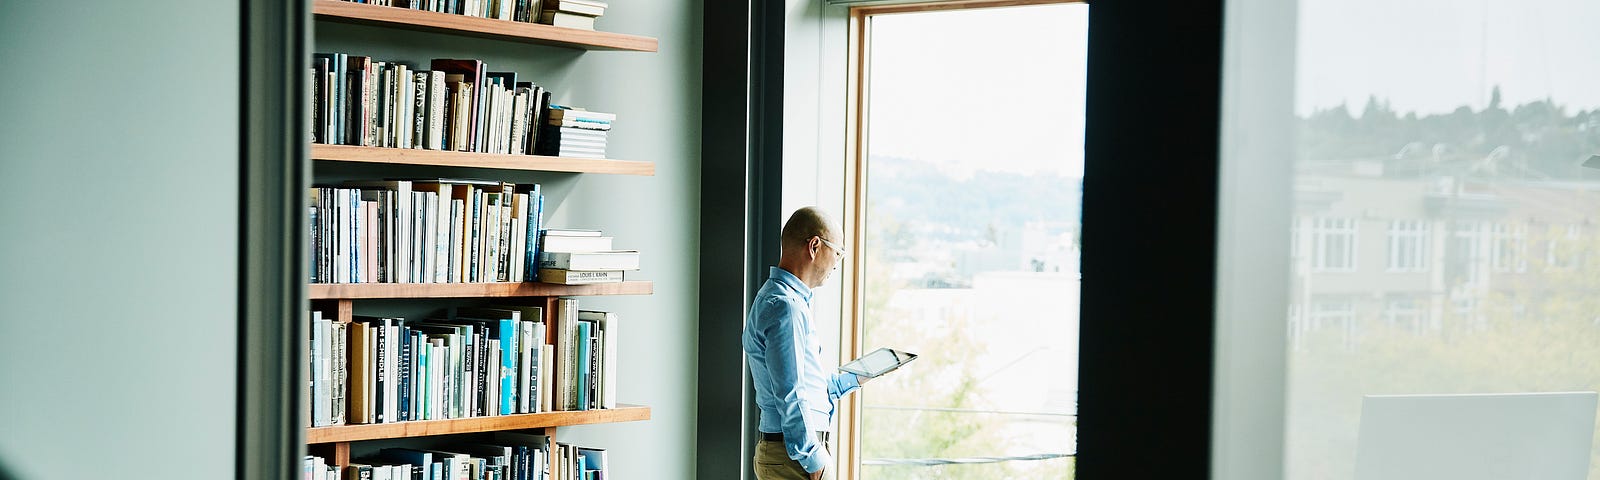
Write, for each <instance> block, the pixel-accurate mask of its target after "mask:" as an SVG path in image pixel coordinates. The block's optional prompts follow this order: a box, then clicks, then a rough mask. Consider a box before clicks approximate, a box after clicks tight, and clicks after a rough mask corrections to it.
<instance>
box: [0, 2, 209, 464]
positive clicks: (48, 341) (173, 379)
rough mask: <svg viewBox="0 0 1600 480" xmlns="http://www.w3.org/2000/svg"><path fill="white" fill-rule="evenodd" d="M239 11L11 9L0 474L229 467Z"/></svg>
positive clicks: (1, 213)
mask: <svg viewBox="0 0 1600 480" xmlns="http://www.w3.org/2000/svg"><path fill="white" fill-rule="evenodd" d="M239 23H240V22H239V8H238V3H237V2H215V1H197V0H187V1H186V0H146V1H138V2H91V3H80V2H46V1H28V2H5V3H4V4H3V6H0V64H3V65H6V66H7V68H9V70H10V72H11V74H10V75H8V78H9V80H8V81H7V82H6V86H5V88H0V232H4V234H3V235H0V470H3V471H0V478H3V477H6V475H7V474H9V475H11V476H14V477H17V478H26V479H53V478H61V479H80V478H163V479H167V478H227V477H231V476H232V472H233V459H234V452H233V447H234V399H235V393H234V392H235V390H236V388H237V387H236V382H235V365H236V364H235V358H236V354H235V353H236V351H235V343H234V342H235V331H236V329H235V321H236V317H235V312H236V311H237V309H236V294H235V289H236V288H237V280H236V279H237V277H238V272H237V270H236V267H235V265H236V264H237V262H236V260H235V258H236V253H237V247H236V245H237V243H238V234H237V232H238V226H237V225H238V216H237V211H238V202H237V201H236V190H237V189H236V186H237V183H238V181H239V177H238V174H239V173H238V162H239V160H238V158H239V157H238V140H239V137H238V134H237V132H238V125H239V121H238V118H239V108H238V105H239V86H238V82H239V74H238V71H239V68H238V62H237V61H236V59H237V58H238V52H239ZM158 466H164V467H166V468H157V467H158Z"/></svg>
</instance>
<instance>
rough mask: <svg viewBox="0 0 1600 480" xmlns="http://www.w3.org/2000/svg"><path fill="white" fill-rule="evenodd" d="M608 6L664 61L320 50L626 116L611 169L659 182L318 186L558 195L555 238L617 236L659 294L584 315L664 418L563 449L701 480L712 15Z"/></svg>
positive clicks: (595, 178) (675, 2)
mask: <svg viewBox="0 0 1600 480" xmlns="http://www.w3.org/2000/svg"><path fill="white" fill-rule="evenodd" d="M610 3H611V7H610V8H609V9H608V10H606V15H605V16H604V17H601V18H600V20H599V28H600V29H601V30H606V31H616V32H625V33H631V34H638V35H646V36H652V37H656V38H658V39H660V42H661V46H660V51H659V52H657V53H639V52H581V51H577V50H569V49H562V48H555V47H544V46H531V45H524V44H520V43H511V42H502V41H496V40H485V39H478V38H465V37H458V36H452V35H442V34H426V33H417V32H409V31H403V30H395V29H386V28H380V27H368V26H355V25H345V24H338V23H329V22H317V23H316V25H315V40H316V41H315V50H316V51H318V52H344V53H349V54H354V55H367V56H372V57H373V58H374V59H376V60H400V61H408V62H412V63H414V64H416V65H422V66H426V65H427V62H428V60H430V59H433V58H477V59H481V60H484V61H485V62H487V63H488V64H489V67H490V68H489V69H490V70H491V71H515V72H517V75H518V80H524V79H526V80H529V81H533V82H535V83H537V84H539V85H541V86H544V87H546V88H548V89H551V90H552V91H554V92H555V96H554V99H555V101H556V102H557V103H562V104H571V105H576V106H582V107H586V108H589V109H591V110H599V111H605V112H612V113H616V114H617V115H618V119H617V123H616V127H615V129H614V130H613V131H612V132H611V134H610V137H609V145H608V148H607V153H608V154H609V156H610V157H612V158H619V159H627V160H647V161H652V162H655V165H656V175H655V176H653V177H635V176H615V175H573V174H539V173H527V172H495V171H484V170H478V171H469V170H453V171H452V170H439V169H403V168H398V169H397V168H392V167H389V168H382V169H377V170H374V169H371V168H368V167H361V166H342V167H334V168H328V167H327V166H325V165H318V166H317V169H318V174H317V179H318V180H319V181H333V180H337V179H344V178H357V177H362V176H371V175H373V174H377V175H382V176H423V175H429V176H441V175H443V176H455V177H463V176H468V177H483V178H490V177H492V178H496V179H509V180H513V181H518V182H540V183H543V184H544V186H545V188H546V189H547V192H549V193H548V195H549V197H550V198H548V199H547V200H546V202H547V204H548V205H547V207H546V208H547V213H546V219H547V221H548V223H549V224H550V225H552V226H566V227H591V228H600V229H603V230H605V231H606V232H607V233H608V234H611V235H614V236H615V237H616V243H617V246H618V247H619V248H634V249H638V250H641V251H642V252H643V262H644V264H643V269H642V270H641V271H640V272H638V275H637V278H640V279H645V280H653V281H655V295H651V296H644V297H587V298H583V299H581V300H580V304H581V305H582V306H583V307H584V308H591V307H592V308H597V309H604V310H610V311H615V312H618V313H619V314H620V315H621V317H622V320H623V322H625V323H624V324H623V328H624V329H625V330H623V332H622V345H621V353H620V355H621V357H622V359H621V371H620V375H621V378H620V379H619V387H618V391H619V393H618V401H619V402H622V403H636V404H645V405H649V406H651V407H652V409H653V411H652V415H653V418H652V419H651V420H649V421H648V422H639V423H624V424H617V425H596V426H581V427H567V428H562V429H561V430H560V433H559V439H560V440H561V441H564V442H573V443H578V444H584V445H591V446H596V447H601V448H606V449H608V450H609V451H610V452H611V464H612V468H613V469H615V470H616V473H615V475H616V476H618V477H619V478H649V479H677V478H685V479H686V478H695V474H694V439H695V437H694V435H695V384H696V382H697V380H698V379H697V377H696V373H695V369H696V356H695V352H696V348H697V343H696V338H697V337H696V330H697V328H698V326H699V320H698V317H697V311H698V306H697V299H698V296H699V290H698V278H699V271H698V261H699V258H698V256H697V254H696V252H698V251H699V240H698V232H699V222H700V218H699V200H700V193H699V192H700V142H699V139H700V85H701V82H700V58H701V49H700V8H701V7H700V5H701V3H700V1H698V0H670V1H668V0H653V1H639V0H632V1H613V2H610ZM729 94H733V95H741V94H743V92H730V93H729ZM727 129H728V132H729V134H730V135H739V134H742V133H741V132H742V128H741V125H739V124H738V123H737V122H736V121H734V122H730V123H729V124H728V126H727ZM722 188H739V187H738V186H724V187H722ZM552 207H553V208H552ZM730 221H738V220H737V219H730ZM739 260H740V258H739V256H738V254H737V253H734V254H732V255H730V256H729V258H728V261H730V262H737V261H739ZM446 305H449V303H446V302H434V301H427V302H422V301H405V302H357V303H356V311H357V313H362V314H384V315H403V316H407V317H408V318H410V317H418V316H421V315H425V314H427V313H428V312H430V311H432V310H433V309H436V308H441V307H443V306H446ZM719 381H730V382H738V381H740V379H737V378H733V379H725V380H719ZM360 450H361V449H360V448H357V450H356V453H357V454H359V453H360ZM729 461H737V460H736V459H729Z"/></svg>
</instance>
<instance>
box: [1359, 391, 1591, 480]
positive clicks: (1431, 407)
mask: <svg viewBox="0 0 1600 480" xmlns="http://www.w3.org/2000/svg"><path fill="white" fill-rule="evenodd" d="M1595 398H1596V395H1595V392H1559V393H1510V394H1486V395H1368V396H1367V397H1365V398H1364V399H1362V402H1361V432H1360V434H1359V436H1358V437H1357V440H1356V471H1355V473H1356V474H1355V478H1356V480H1401V479H1404V480H1429V479H1449V480H1479V479H1481V480H1490V479H1493V480H1511V479H1530V480H1532V479H1537V480H1584V479H1586V478H1588V475H1589V455H1590V452H1589V447H1590V444H1591V443H1592V440H1593V438H1594V417H1595Z"/></svg>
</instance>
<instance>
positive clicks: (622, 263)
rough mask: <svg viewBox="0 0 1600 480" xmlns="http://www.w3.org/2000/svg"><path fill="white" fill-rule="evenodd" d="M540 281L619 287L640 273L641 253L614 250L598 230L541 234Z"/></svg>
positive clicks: (553, 230)
mask: <svg viewBox="0 0 1600 480" xmlns="http://www.w3.org/2000/svg"><path fill="white" fill-rule="evenodd" d="M539 249H540V250H539V252H540V257H541V261H540V268H539V281H541V282H545V283H559V284H565V285H587V284H595V283H616V282H621V281H623V278H624V273H625V272H627V271H628V270H638V269H639V251H637V250H615V249H614V248H613V246H612V237H610V236H606V235H602V234H601V231H599V230H577V229H548V230H544V231H542V232H539Z"/></svg>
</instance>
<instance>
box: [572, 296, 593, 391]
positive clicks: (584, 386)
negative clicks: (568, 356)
mask: <svg viewBox="0 0 1600 480" xmlns="http://www.w3.org/2000/svg"><path fill="white" fill-rule="evenodd" d="M594 334H595V326H594V322H593V321H586V320H584V319H583V318H582V316H579V318H578V334H577V336H576V337H574V338H575V339H576V342H577V344H578V354H577V359H576V362H577V370H576V371H575V372H573V381H574V382H575V383H576V384H577V385H576V386H575V387H574V390H575V391H576V392H577V399H576V400H575V402H576V403H577V407H578V408H577V409H578V410H589V408H590V403H589V399H590V398H592V395H591V392H590V386H591V385H593V384H594V377H593V375H592V373H593V372H594V368H593V364H594V362H593V359H594V357H595V352H594V349H593V347H592V343H591V341H590V339H591V338H593V337H594Z"/></svg>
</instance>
